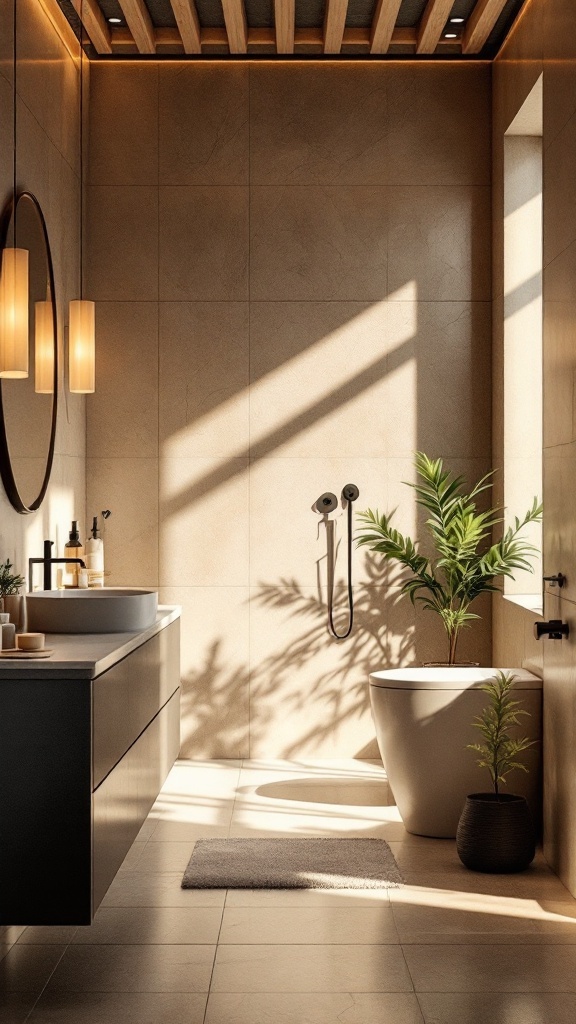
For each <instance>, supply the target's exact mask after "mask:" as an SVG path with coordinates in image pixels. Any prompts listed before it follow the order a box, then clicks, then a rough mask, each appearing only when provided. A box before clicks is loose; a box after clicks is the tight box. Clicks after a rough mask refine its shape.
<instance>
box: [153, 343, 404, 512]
mask: <svg viewBox="0 0 576 1024" xmlns="http://www.w3.org/2000/svg"><path fill="white" fill-rule="evenodd" d="M413 356H414V351H413V339H412V338H410V339H408V340H407V341H405V342H402V344H400V345H398V346H397V347H396V348H395V349H393V350H392V352H387V353H386V354H385V355H383V356H382V358H381V359H377V360H375V362H373V363H371V364H370V365H369V366H367V367H365V369H363V370H361V371H360V373H357V374H356V375H355V376H353V377H351V378H349V379H348V380H346V381H345V383H344V384H342V385H341V386H340V387H338V388H335V389H334V390H333V391H331V392H330V393H329V394H328V395H325V396H323V397H322V398H321V399H320V400H319V401H317V402H314V404H313V405H310V406H308V408H307V409H304V410H303V411H302V412H301V413H299V414H298V415H296V416H294V417H293V418H292V419H291V420H289V421H288V422H287V423H283V424H282V425H281V426H280V427H278V428H277V429H276V430H273V431H270V432H269V433H268V434H267V435H266V436H265V437H263V438H261V439H260V440H259V441H256V442H255V443H253V444H252V445H251V446H250V447H249V448H244V449H242V450H241V451H239V452H237V453H236V454H235V455H234V456H233V457H232V458H230V459H228V460H227V462H226V463H225V465H223V466H221V467H219V468H218V469H215V470H213V471H212V472H211V473H207V474H206V475H205V476H204V477H202V478H201V479H199V480H198V481H197V482H196V483H195V484H194V485H193V486H192V487H190V488H188V489H187V490H185V491H183V492H181V493H180V494H177V495H174V496H173V497H171V498H167V499H163V500H162V509H163V516H166V515H169V516H172V515H176V514H177V513H178V512H179V511H180V510H181V509H183V508H186V507H187V506H188V505H189V504H190V503H191V502H193V501H199V500H200V499H201V498H203V497H204V495H206V494H209V493H210V492H211V491H213V490H214V489H215V488H217V487H221V486H222V484H224V483H226V482H227V481H228V480H231V479H233V477H235V476H237V475H238V474H239V473H240V472H244V466H243V465H242V469H240V468H239V466H238V463H240V462H242V460H246V459H250V461H251V463H254V462H259V461H260V460H261V459H264V458H266V457H267V456H269V455H270V453H271V452H272V451H274V450H275V449H276V448H278V447H279V446H280V445H281V444H284V443H285V442H286V441H287V440H288V439H289V438H292V437H295V436H296V435H297V434H299V433H300V432H301V431H304V430H306V429H307V428H308V427H311V426H312V425H313V424H314V423H317V422H318V421H319V420H321V419H323V418H324V417H326V416H329V415H330V414H331V413H333V412H334V408H335V406H338V405H344V404H346V403H348V402H350V401H352V399H353V398H356V397H357V396H358V395H360V394H362V393H363V392H364V391H366V390H367V389H368V388H370V387H371V386H372V385H373V384H375V383H376V381H378V380H380V379H381V378H382V377H383V376H385V375H386V374H387V373H390V372H392V371H393V370H395V369H398V367H400V366H402V365H403V364H404V363H406V362H407V361H408V360H410V359H412V358H413Z"/></svg>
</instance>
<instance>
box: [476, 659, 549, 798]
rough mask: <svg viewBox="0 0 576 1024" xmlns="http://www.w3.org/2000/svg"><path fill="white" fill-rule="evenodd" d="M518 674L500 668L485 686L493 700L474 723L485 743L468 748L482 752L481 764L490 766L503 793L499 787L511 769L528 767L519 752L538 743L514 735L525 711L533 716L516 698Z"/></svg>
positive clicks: (480, 753) (479, 759)
mask: <svg viewBox="0 0 576 1024" xmlns="http://www.w3.org/2000/svg"><path fill="white" fill-rule="evenodd" d="M515 678H516V676H515V675H514V673H513V672H497V673H496V675H495V676H494V679H491V680H490V681H489V682H487V683H486V684H485V686H482V687H481V689H482V690H484V693H487V694H488V696H489V698H490V701H489V703H488V704H487V705H486V707H485V708H484V710H483V711H482V713H481V714H480V715H477V716H476V717H475V719H474V725H475V726H476V728H478V729H480V732H481V733H482V736H483V738H484V743H469V744H468V750H474V751H475V753H477V754H479V755H480V757H478V758H477V761H478V764H479V766H480V768H487V769H488V771H489V772H490V778H491V779H492V785H493V787H494V793H495V794H496V796H498V795H499V787H500V786H501V785H505V784H506V778H507V776H508V775H509V774H510V772H512V771H514V770H515V769H517V768H518V769H520V771H523V772H527V771H528V768H527V767H526V765H525V764H524V763H523V762H522V761H518V755H519V754H521V753H522V751H524V750H528V748H529V747H533V746H534V744H535V743H536V740H529V739H528V737H527V736H521V737H519V738H516V739H514V738H513V737H512V736H511V735H510V730H511V728H512V726H515V725H519V724H520V716H521V715H528V716H530V712H529V711H524V710H523V709H522V708H521V707H520V701H519V700H512V697H511V695H510V694H511V690H512V687H513V686H514V680H515Z"/></svg>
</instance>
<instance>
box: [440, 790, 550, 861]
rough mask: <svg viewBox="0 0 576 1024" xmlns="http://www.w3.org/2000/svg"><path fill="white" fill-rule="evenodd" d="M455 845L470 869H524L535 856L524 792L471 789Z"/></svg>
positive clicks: (532, 831)
mask: <svg viewBox="0 0 576 1024" xmlns="http://www.w3.org/2000/svg"><path fill="white" fill-rule="evenodd" d="M456 849H457V850H458V856H459V857H460V860H461V861H462V863H463V864H464V865H465V866H466V867H467V868H470V869H471V870H472V871H485V872H487V873H493V874H507V873H509V872H512V871H524V870H525V869H526V868H527V867H528V865H529V864H531V863H532V861H533V860H534V854H535V853H536V835H535V831H534V823H533V821H532V815H531V813H530V808H529V806H528V804H527V802H526V800H525V799H524V797H523V796H512V794H510V793H502V794H500V795H499V796H496V795H495V794H494V793H472V794H471V795H470V796H467V797H466V804H465V805H464V810H463V811H462V814H461V816H460V821H459V822H458V831H457V833H456Z"/></svg>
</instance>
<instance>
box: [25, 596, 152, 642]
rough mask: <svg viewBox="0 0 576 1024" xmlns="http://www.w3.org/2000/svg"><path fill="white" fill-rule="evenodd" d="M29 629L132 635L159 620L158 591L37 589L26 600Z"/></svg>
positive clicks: (51, 631) (46, 631)
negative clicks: (157, 615) (157, 617)
mask: <svg viewBox="0 0 576 1024" xmlns="http://www.w3.org/2000/svg"><path fill="white" fill-rule="evenodd" d="M26 607H27V614H28V629H29V630H30V631H31V632H38V633H131V632H137V631H139V630H142V629H148V627H149V626H152V625H153V624H154V622H155V621H156V612H157V610H158V594H157V593H156V591H155V590H130V589H129V588H127V587H102V588H100V589H98V590H36V591H34V593H33V594H28V595H27V597H26Z"/></svg>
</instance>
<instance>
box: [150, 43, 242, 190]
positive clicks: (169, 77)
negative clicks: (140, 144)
mask: <svg viewBox="0 0 576 1024" xmlns="http://www.w3.org/2000/svg"><path fill="white" fill-rule="evenodd" d="M250 72H251V69H250V68H249V67H248V65H246V64H244V65H243V64H241V63H238V64H230V65H228V67H227V73H226V75H222V71H221V68H220V66H219V65H218V63H212V62H208V63H206V64H203V63H194V62H192V63H189V64H187V63H182V62H180V63H171V62H170V63H168V62H166V63H163V64H160V98H159V111H160V133H159V145H160V184H161V185H247V184H248V175H249V165H248V164H249V160H248V158H249V154H248V75H249V73H250Z"/></svg>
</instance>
